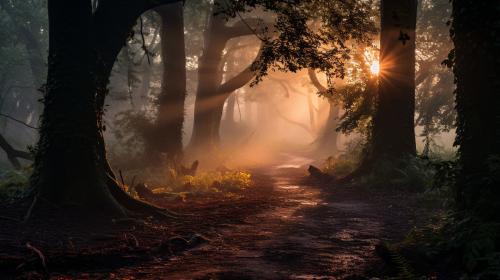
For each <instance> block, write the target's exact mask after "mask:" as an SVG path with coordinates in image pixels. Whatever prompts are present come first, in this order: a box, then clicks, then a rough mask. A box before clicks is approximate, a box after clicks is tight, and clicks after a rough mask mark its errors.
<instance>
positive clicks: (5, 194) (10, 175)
mask: <svg viewBox="0 0 500 280" xmlns="http://www.w3.org/2000/svg"><path fill="white" fill-rule="evenodd" d="M30 173H31V171H30V170H27V169H26V170H20V171H19V170H10V171H4V172H2V173H1V174H0V201H3V202H12V201H16V200H17V199H19V198H21V197H22V196H23V195H24V194H25V192H26V190H27V188H28V186H29V176H30Z"/></svg>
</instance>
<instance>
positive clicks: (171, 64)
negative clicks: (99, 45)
mask: <svg viewBox="0 0 500 280" xmlns="http://www.w3.org/2000/svg"><path fill="white" fill-rule="evenodd" d="M155 11H156V12H157V13H158V14H159V15H160V17H161V20H162V23H161V41H162V42H161V58H162V64H163V75H162V89H161V93H160V95H159V97H158V115H157V118H156V123H155V127H154V131H153V133H152V135H150V136H151V139H150V145H149V147H147V150H146V157H147V158H148V159H149V160H152V161H153V162H155V163H157V162H158V161H159V160H161V158H163V157H160V156H162V155H164V156H166V157H167V158H170V159H180V158H181V157H182V136H183V125H184V102H185V99H186V51H185V46H184V16H183V4H182V3H175V4H170V5H166V6H161V7H159V8H156V9H155Z"/></svg>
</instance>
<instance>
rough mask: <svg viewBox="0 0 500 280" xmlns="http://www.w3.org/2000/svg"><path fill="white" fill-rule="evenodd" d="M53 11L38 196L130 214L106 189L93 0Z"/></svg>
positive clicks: (58, 2)
mask: <svg viewBox="0 0 500 280" xmlns="http://www.w3.org/2000/svg"><path fill="white" fill-rule="evenodd" d="M48 10H49V28H50V35H49V69H48V76H47V92H46V94H45V98H44V105H45V107H44V110H43V117H42V123H41V128H40V140H39V143H38V146H37V153H36V156H35V163H34V170H33V175H32V178H31V180H32V185H33V186H34V187H35V189H36V195H37V196H36V197H37V198H43V201H48V202H50V203H51V204H55V205H63V204H64V205H75V206H77V207H78V208H79V210H83V209H84V210H85V211H89V212H92V213H100V214H101V215H109V216H124V215H125V211H124V209H123V208H122V207H121V206H120V205H119V203H118V202H117V201H116V200H115V199H114V198H113V196H112V195H111V192H110V191H109V189H108V187H107V185H106V181H107V178H106V172H105V167H104V166H103V161H102V159H101V158H100V155H101V154H100V150H99V137H100V136H99V134H98V131H99V128H98V121H97V116H96V111H95V110H96V107H95V95H94V92H95V91H94V89H95V86H94V79H93V77H92V73H93V71H92V69H93V62H95V61H96V57H95V53H94V52H93V51H92V50H93V48H92V45H91V44H92V41H93V40H92V37H91V36H92V30H91V24H90V23H91V17H92V8H91V5H90V1H85V0H74V1H65V0H49V1H48ZM38 201H40V199H38Z"/></svg>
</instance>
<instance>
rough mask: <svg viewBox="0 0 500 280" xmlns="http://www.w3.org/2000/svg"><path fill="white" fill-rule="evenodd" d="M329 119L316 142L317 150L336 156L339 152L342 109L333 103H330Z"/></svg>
mask: <svg viewBox="0 0 500 280" xmlns="http://www.w3.org/2000/svg"><path fill="white" fill-rule="evenodd" d="M328 103H329V109H328V118H327V120H326V124H325V126H324V127H323V128H322V130H321V131H320V133H319V137H318V138H317V139H316V140H315V141H314V142H315V143H316V145H317V150H318V151H320V152H328V154H335V153H337V152H338V146H337V142H338V138H339V133H338V132H337V127H338V119H339V113H340V108H339V106H337V105H335V104H334V103H333V102H331V101H329V102H328Z"/></svg>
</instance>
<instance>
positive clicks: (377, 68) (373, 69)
mask: <svg viewBox="0 0 500 280" xmlns="http://www.w3.org/2000/svg"><path fill="white" fill-rule="evenodd" d="M370 72H372V74H373V75H378V73H379V72H380V64H379V62H378V61H373V62H372V64H371V65H370Z"/></svg>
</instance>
